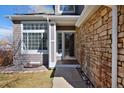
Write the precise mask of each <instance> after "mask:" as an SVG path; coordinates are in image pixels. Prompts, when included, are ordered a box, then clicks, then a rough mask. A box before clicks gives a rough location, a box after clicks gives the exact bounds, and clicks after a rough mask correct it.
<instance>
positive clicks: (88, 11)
mask: <svg viewBox="0 0 124 93" xmlns="http://www.w3.org/2000/svg"><path fill="white" fill-rule="evenodd" d="M100 6H101V5H86V6H85V8H84V10H83V11H82V13H81V15H80V17H79V18H78V20H77V22H76V23H75V26H76V27H80V25H81V24H82V23H84V22H85V21H86V20H88V18H89V17H91V15H92V14H93V13H95V12H96V11H97V9H98V8H99V7H100Z"/></svg>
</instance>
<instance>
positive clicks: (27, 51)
mask: <svg viewBox="0 0 124 93" xmlns="http://www.w3.org/2000/svg"><path fill="white" fill-rule="evenodd" d="M26 23H27V24H28V23H29V24H30V23H47V22H46V21H22V22H21V54H48V39H47V50H24V49H23V33H42V37H43V33H44V32H45V30H44V29H43V30H24V29H23V24H26ZM46 33H48V31H47V32H46Z"/></svg>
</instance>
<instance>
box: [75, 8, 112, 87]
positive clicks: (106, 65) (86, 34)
mask: <svg viewBox="0 0 124 93" xmlns="http://www.w3.org/2000/svg"><path fill="white" fill-rule="evenodd" d="M111 28H112V17H111V9H110V8H108V7H106V6H101V7H100V8H99V9H98V10H97V11H96V12H95V13H94V14H93V15H92V16H91V17H90V18H89V19H88V20H87V21H86V22H85V23H83V24H81V26H80V27H79V28H76V49H77V50H76V54H77V59H78V62H79V63H80V64H81V66H82V69H83V71H84V72H85V73H86V75H87V76H88V77H89V79H90V80H91V82H92V83H93V85H94V86H95V87H111V56H112V54H111V44H112V40H111V33H112V29H111Z"/></svg>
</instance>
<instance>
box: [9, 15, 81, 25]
mask: <svg viewBox="0 0 124 93" xmlns="http://www.w3.org/2000/svg"><path fill="white" fill-rule="evenodd" d="M79 17H80V16H77V15H11V16H8V18H9V19H11V20H31V21H39V20H48V19H49V20H51V21H55V22H56V24H57V25H62V26H64V25H66V26H74V25H75V23H76V21H77V19H78V18H79Z"/></svg>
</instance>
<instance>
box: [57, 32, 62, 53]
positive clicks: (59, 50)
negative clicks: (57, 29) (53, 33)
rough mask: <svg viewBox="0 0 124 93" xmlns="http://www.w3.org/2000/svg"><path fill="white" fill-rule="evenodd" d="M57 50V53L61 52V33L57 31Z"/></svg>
mask: <svg viewBox="0 0 124 93" xmlns="http://www.w3.org/2000/svg"><path fill="white" fill-rule="evenodd" d="M57 50H58V53H61V52H62V33H57Z"/></svg>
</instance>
